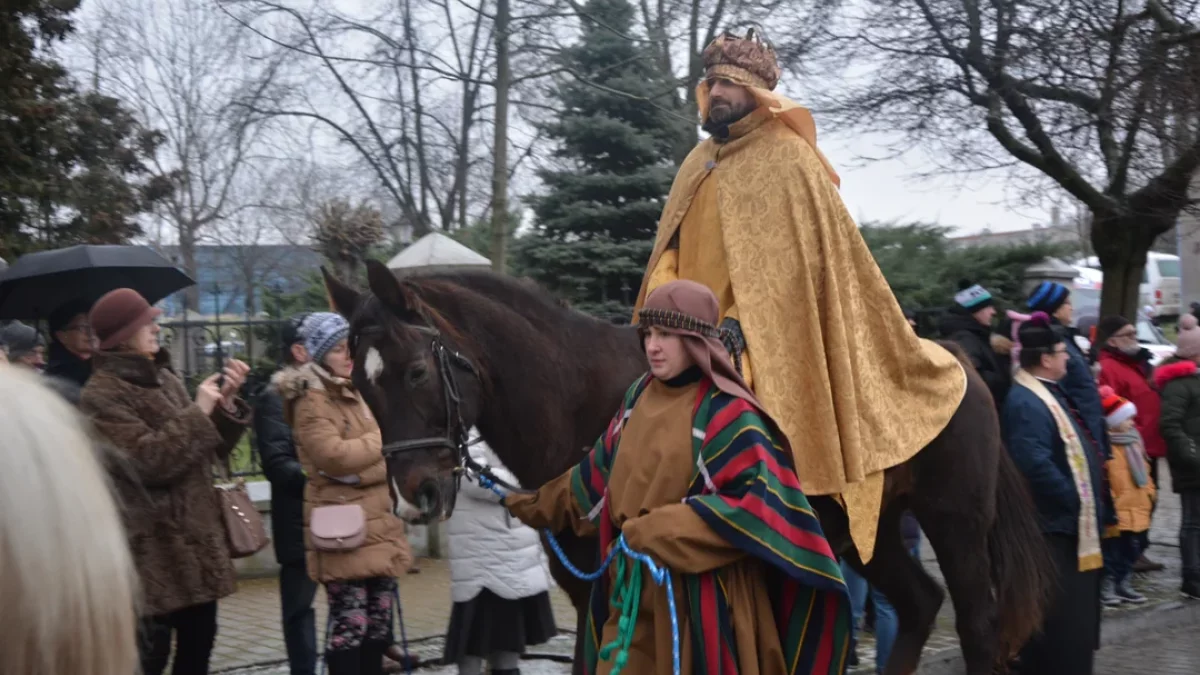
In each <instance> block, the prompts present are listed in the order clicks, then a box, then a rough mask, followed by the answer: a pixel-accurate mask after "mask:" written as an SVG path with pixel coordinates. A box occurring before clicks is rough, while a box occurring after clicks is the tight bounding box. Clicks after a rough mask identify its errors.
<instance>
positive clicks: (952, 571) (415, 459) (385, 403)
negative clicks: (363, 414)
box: [326, 264, 1052, 675]
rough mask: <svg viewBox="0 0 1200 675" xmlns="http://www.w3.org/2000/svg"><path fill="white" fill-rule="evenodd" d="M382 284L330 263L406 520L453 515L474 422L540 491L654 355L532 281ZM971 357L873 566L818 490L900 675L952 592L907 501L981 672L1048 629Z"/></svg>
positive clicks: (1024, 505)
mask: <svg viewBox="0 0 1200 675" xmlns="http://www.w3.org/2000/svg"><path fill="white" fill-rule="evenodd" d="M368 280H369V285H370V291H371V292H370V293H366V294H360V293H359V292H357V291H355V290H353V289H351V288H349V287H347V286H345V285H343V284H341V283H340V282H338V281H337V280H336V279H333V278H331V277H328V276H327V277H326V285H327V288H328V290H329V294H330V298H331V300H332V302H333V305H334V308H335V309H336V310H337V311H338V312H340V313H342V314H343V315H345V316H346V317H347V318H348V319H349V320H350V323H351V338H352V343H353V344H352V347H353V350H354V359H355V363H354V381H355V383H356V385H357V386H358V387H359V389H360V390H361V391H362V393H363V396H364V398H365V399H366V401H367V404H368V405H369V406H370V407H371V409H372V411H374V413H375V416H376V418H377V419H378V420H379V423H380V426H381V429H382V433H383V440H384V444H385V454H387V457H388V474H389V477H390V481H391V484H392V492H393V498H394V499H395V501H396V505H397V512H398V515H402V516H404V517H406V518H407V519H409V520H410V521H413V522H428V521H430V520H433V519H436V518H444V517H446V516H448V515H449V514H450V512H451V511H452V510H453V505H454V494H455V489H456V481H457V480H459V473H458V472H459V468H460V464H461V460H462V457H461V454H462V453H463V446H462V441H463V438H464V436H465V434H466V431H467V430H468V429H470V428H471V427H472V426H474V427H477V428H478V429H479V431H480V433H481V434H482V435H483V437H484V438H485V439H486V440H487V442H488V444H489V445H490V446H491V447H492V449H493V450H494V451H495V452H496V454H497V455H498V456H499V457H500V458H501V460H503V461H504V463H505V464H506V465H507V466H508V467H509V469H510V470H511V471H512V472H513V474H514V475H516V476H517V478H518V479H519V480H520V481H521V484H522V485H524V486H526V487H537V486H540V485H542V484H544V483H546V482H547V481H549V480H550V479H552V478H554V477H556V476H558V475H560V474H562V473H563V472H564V471H566V470H568V469H569V468H570V467H572V466H573V465H575V464H576V463H577V462H578V461H579V460H580V459H581V458H582V453H583V452H584V451H583V450H581V448H585V449H586V448H590V447H591V445H592V443H593V442H594V441H595V439H596V438H597V437H598V436H599V435H600V433H601V432H602V431H603V429H604V428H605V426H606V424H607V423H608V420H609V417H610V416H611V414H612V413H613V411H615V410H616V408H617V407H618V405H619V403H620V399H621V396H622V395H623V393H624V392H625V390H626V388H627V387H628V385H629V384H630V383H631V382H632V381H633V380H634V379H636V378H637V377H638V376H639V375H641V374H642V373H643V372H644V371H645V370H646V367H647V366H646V362H645V356H644V354H643V353H642V349H641V345H640V343H639V341H638V338H637V332H636V330H635V329H633V328H630V327H617V326H613V325H610V324H606V323H603V322H601V321H597V320H595V319H592V318H590V317H587V316H585V315H583V314H580V313H578V312H573V311H571V310H569V309H567V308H565V307H563V305H562V304H561V303H559V302H558V301H557V300H555V299H554V298H553V297H551V296H550V295H549V294H547V293H545V292H544V291H542V290H540V289H539V288H537V287H536V286H534V285H532V284H530V283H527V282H523V281H519V280H516V279H513V278H510V277H504V276H500V275H495V274H492V273H488V272H456V273H440V274H429V275H423V276H416V277H410V278H406V279H404V280H400V279H398V278H397V277H396V276H394V275H393V273H392V272H391V271H389V270H388V269H387V268H386V267H384V266H383V265H382V264H371V265H369V268H368ZM946 346H947V348H949V349H951V350H953V351H954V352H955V353H956V354H958V355H959V358H960V360H962V358H963V357H962V354H961V352H960V351H959V350H958V349H957V348H956V347H954V346H953V345H950V344H947V345H946ZM964 363H966V362H965V361H964ZM966 368H967V371H968V373H969V379H968V384H967V392H966V395H965V397H964V398H963V402H962V404H961V405H960V407H959V409H958V411H957V412H956V413H955V415H954V416H953V418H952V419H951V420H950V423H949V425H948V426H947V427H946V429H945V430H944V431H943V432H942V433H941V435H939V436H938V437H937V438H936V439H935V440H934V441H933V442H932V443H930V444H929V445H928V446H927V447H925V448H924V449H922V450H921V451H920V452H918V453H917V455H916V456H914V457H913V458H912V459H911V460H909V461H908V462H905V463H904V464H902V465H900V466H897V467H895V468H893V469H889V470H888V471H887V473H886V483H885V493H884V508H883V512H882V513H881V514H880V522H879V534H878V538H877V541H876V544H875V552H874V556H873V558H872V559H871V561H870V562H869V563H868V564H867V565H865V566H864V565H862V563H861V562H860V561H859V557H858V554H857V552H856V551H855V550H854V546H853V544H852V543H851V540H850V536H849V529H848V525H847V520H846V516H845V514H844V512H843V511H842V509H841V508H840V507H839V506H838V505H837V503H836V502H835V501H834V500H833V499H831V498H828V497H812V496H810V500H811V502H812V504H813V506H814V507H815V508H816V509H817V510H818V512H819V514H820V517H821V524H822V527H823V528H824V530H825V534H826V536H827V537H828V539H829V541H830V543H831V544H832V546H833V548H834V550H835V551H837V552H838V554H839V555H841V556H843V557H844V558H846V559H847V560H848V561H850V563H851V564H852V565H854V566H855V567H856V568H858V569H859V570H860V571H861V572H862V573H863V574H864V576H865V577H866V578H867V579H868V581H870V583H871V584H873V585H874V586H876V587H877V588H879V590H881V591H882V592H883V593H884V595H886V596H887V598H888V599H889V600H890V601H891V602H892V604H893V605H894V606H895V608H896V611H897V614H898V616H899V622H900V630H899V635H898V637H897V639H896V643H895V646H894V647H893V650H892V655H891V658H890V660H889V662H888V667H887V670H886V672H887V673H888V674H889V675H895V674H899V673H911V672H913V671H914V670H915V669H916V667H917V663H918V661H919V659H920V655H921V649H922V647H923V646H924V644H925V642H926V640H927V639H928V637H929V634H930V632H931V631H932V630H933V623H934V619H935V618H936V615H937V612H938V609H939V608H940V606H941V604H942V600H943V597H944V592H943V590H942V589H941V587H940V586H939V585H938V584H937V582H935V581H934V580H933V579H932V578H931V577H930V576H929V575H928V574H927V573H926V572H925V570H924V569H923V568H922V567H921V565H920V563H919V562H917V561H915V560H913V559H912V558H911V557H910V556H909V555H908V552H907V550H906V549H905V546H904V544H903V540H902V538H901V532H900V517H901V514H902V513H903V512H904V511H905V510H906V509H911V510H912V512H913V513H914V514H915V515H916V517H917V520H918V521H919V522H920V524H921V527H922V529H923V530H924V532H925V535H926V537H927V538H928V540H929V542H930V543H931V544H932V545H933V549H934V551H935V553H936V554H937V558H938V562H939V564H940V566H941V568H942V572H943V575H944V577H945V580H946V584H947V586H948V587H949V591H950V597H951V599H952V600H953V602H954V609H955V615H956V617H957V629H958V635H959V638H960V641H961V644H962V651H963V656H964V659H965V661H966V664H967V673H969V675H985V674H988V673H991V672H992V670H993V668H994V667H996V666H997V665H1002V664H1003V663H1004V662H1005V661H1006V659H1007V657H1008V656H1010V655H1011V654H1012V652H1013V651H1014V650H1015V649H1017V648H1019V647H1020V645H1021V644H1023V643H1024V641H1025V640H1026V639H1027V638H1028V637H1029V636H1030V635H1031V634H1032V633H1033V632H1034V631H1035V630H1036V629H1037V627H1038V626H1039V625H1040V623H1041V616H1042V607H1043V605H1044V602H1045V598H1046V596H1047V593H1048V590H1049V587H1050V584H1051V582H1052V580H1051V578H1050V573H1049V571H1048V570H1049V569H1050V566H1049V564H1048V562H1047V558H1046V553H1045V551H1044V548H1043V546H1042V537H1041V535H1040V533H1039V530H1038V527H1037V523H1036V520H1035V515H1034V509H1033V505H1032V500H1031V499H1030V497H1029V494H1028V490H1027V488H1026V487H1025V484H1024V481H1023V479H1022V478H1021V476H1020V474H1019V473H1017V471H1016V468H1015V466H1014V465H1013V464H1012V461H1011V460H1010V459H1009V458H1008V455H1007V453H1006V452H1005V451H1004V449H1003V447H1002V444H1001V440H1000V430H999V424H998V421H997V416H996V411H995V408H994V406H993V403H992V398H991V395H990V394H989V393H988V389H987V386H986V385H985V384H984V383H983V381H982V380H981V379H980V378H979V376H978V375H977V374H976V373H975V372H974V370H973V369H972V368H971V367H970V365H969V364H967V365H966ZM801 478H803V476H801ZM560 541H561V543H562V544H563V546H564V548H565V549H566V550H567V552H568V555H569V557H570V558H571V560H572V562H573V563H574V564H575V565H576V566H577V567H579V568H581V569H590V568H592V567H594V566H595V564H596V562H597V561H598V552H597V550H596V542H595V541H594V540H581V539H577V538H575V537H573V536H569V535H568V534H566V533H564V534H563V535H562V536H561V539H560ZM551 558H552V559H553V556H551ZM552 571H553V573H554V577H555V579H556V580H557V581H558V582H559V584H560V586H562V588H563V589H564V590H565V591H566V592H567V593H568V594H569V595H570V597H571V599H572V601H573V602H574V603H575V607H576V608H577V609H579V610H580V616H579V617H577V620H578V621H579V623H578V624H577V625H582V616H583V611H584V608H585V607H586V604H587V603H586V599H587V592H588V587H587V585H586V584H582V583H580V582H579V581H578V580H576V579H575V578H573V577H571V576H570V575H569V574H567V573H566V572H565V570H564V569H563V568H562V566H561V565H558V564H557V561H555V563H554V566H553V569H552ZM577 634H578V633H577ZM577 653H578V652H577ZM578 662H579V659H578V658H577V659H576V663H577V664H578Z"/></svg>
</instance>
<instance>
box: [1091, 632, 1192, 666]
mask: <svg viewBox="0 0 1200 675" xmlns="http://www.w3.org/2000/svg"><path fill="white" fill-rule="evenodd" d="M1197 637H1200V626H1198V625H1191V626H1186V627H1181V628H1179V629H1176V630H1172V631H1168V632H1163V633H1156V634H1151V635H1143V636H1141V637H1139V638H1138V639H1136V640H1129V641H1125V642H1121V643H1118V644H1112V645H1109V646H1107V647H1105V648H1103V649H1101V650H1100V652H1099V653H1098V654H1096V668H1095V671H1094V675H1129V673H1155V675H1196V673H1200V640H1198V639H1196V638H1197Z"/></svg>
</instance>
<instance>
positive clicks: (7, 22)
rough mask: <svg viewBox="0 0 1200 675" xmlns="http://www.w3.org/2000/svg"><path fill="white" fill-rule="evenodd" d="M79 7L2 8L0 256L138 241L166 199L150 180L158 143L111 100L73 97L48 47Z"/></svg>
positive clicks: (72, 1) (26, 2) (19, 0)
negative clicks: (142, 216)
mask: <svg viewBox="0 0 1200 675" xmlns="http://www.w3.org/2000/svg"><path fill="white" fill-rule="evenodd" d="M78 4H79V2H78V0H6V1H5V2H0V255H4V256H7V257H10V258H15V257H17V256H18V255H20V254H21V253H24V252H27V251H29V250H35V249H38V248H52V247H56V246H64V245H68V244H73V243H120V242H123V241H126V240H128V239H129V238H131V237H133V236H136V235H137V234H140V232H141V229H140V227H139V226H138V224H137V220H136V216H137V214H139V213H141V212H142V211H145V210H146V209H148V208H149V207H150V205H151V204H152V203H153V202H154V201H155V200H157V199H159V198H161V197H162V196H164V194H166V192H167V191H169V190H170V189H172V188H171V185H170V184H169V182H168V181H163V180H158V181H155V180H152V179H150V178H149V177H148V172H147V170H146V162H147V161H148V160H149V158H151V157H153V155H154V150H155V148H156V147H157V146H158V145H159V144H160V143H161V141H162V137H161V135H160V134H158V133H156V132H153V131H148V130H146V129H144V128H143V127H142V126H141V125H140V124H138V122H137V120H136V119H134V117H133V115H132V114H131V113H130V112H129V111H128V110H127V109H126V108H125V107H124V106H122V105H121V103H120V102H119V101H117V100H116V99H113V98H109V97H107V96H101V95H99V94H94V93H85V92H81V91H79V90H78V89H77V87H76V85H75V83H74V82H73V81H72V80H71V78H70V77H68V75H67V72H66V69H65V68H63V66H62V64H60V63H58V62H57V61H55V60H54V59H53V58H51V52H50V49H51V47H52V45H53V44H54V43H57V42H60V41H62V40H64V39H65V38H66V37H67V36H68V35H69V34H70V32H71V22H70V14H71V12H73V11H74V10H75V9H76V8H77V6H78Z"/></svg>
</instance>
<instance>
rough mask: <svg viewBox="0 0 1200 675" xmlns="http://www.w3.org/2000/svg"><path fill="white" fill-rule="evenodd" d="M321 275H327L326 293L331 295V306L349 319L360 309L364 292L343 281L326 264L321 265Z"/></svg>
mask: <svg viewBox="0 0 1200 675" xmlns="http://www.w3.org/2000/svg"><path fill="white" fill-rule="evenodd" d="M321 276H323V277H325V293H326V295H328V296H329V306H330V307H331V308H333V311H335V312H337V313H338V314H341V315H342V316H344V317H346V318H347V319H349V318H350V316H351V315H352V314H354V311H355V310H356V309H358V301H359V298H361V297H362V294H361V293H359V292H358V291H356V290H354V289H353V288H351V287H350V286H347V285H346V284H344V283H342V282H341V281H340V280H339V279H338V278H337V277H335V276H333V275H332V274H330V273H329V270H327V269H325V267H324V266H322V267H321Z"/></svg>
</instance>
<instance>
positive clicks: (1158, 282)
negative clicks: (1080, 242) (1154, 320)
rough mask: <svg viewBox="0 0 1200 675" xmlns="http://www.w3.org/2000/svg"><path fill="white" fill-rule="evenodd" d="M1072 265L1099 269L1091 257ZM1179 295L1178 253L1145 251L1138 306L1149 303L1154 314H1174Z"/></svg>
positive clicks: (1098, 265)
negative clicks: (1144, 266) (1144, 267)
mask: <svg viewBox="0 0 1200 675" xmlns="http://www.w3.org/2000/svg"><path fill="white" fill-rule="evenodd" d="M1075 265H1076V267H1086V268H1091V269H1092V270H1099V269H1100V260H1099V259H1098V258H1097V257H1096V256H1092V257H1090V258H1087V259H1086V260H1080V261H1077V262H1076V263H1075ZM1179 295H1180V290H1179V256H1177V255H1171V254H1169V253H1155V252H1153V251H1151V252H1150V253H1147V254H1146V269H1144V270H1142V282H1141V284H1139V285H1138V308H1139V309H1140V308H1142V307H1145V306H1147V305H1149V306H1150V308H1151V310H1152V311H1153V312H1154V316H1156V317H1176V316H1179V311H1180V310H1179ZM1072 302H1074V301H1072Z"/></svg>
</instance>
